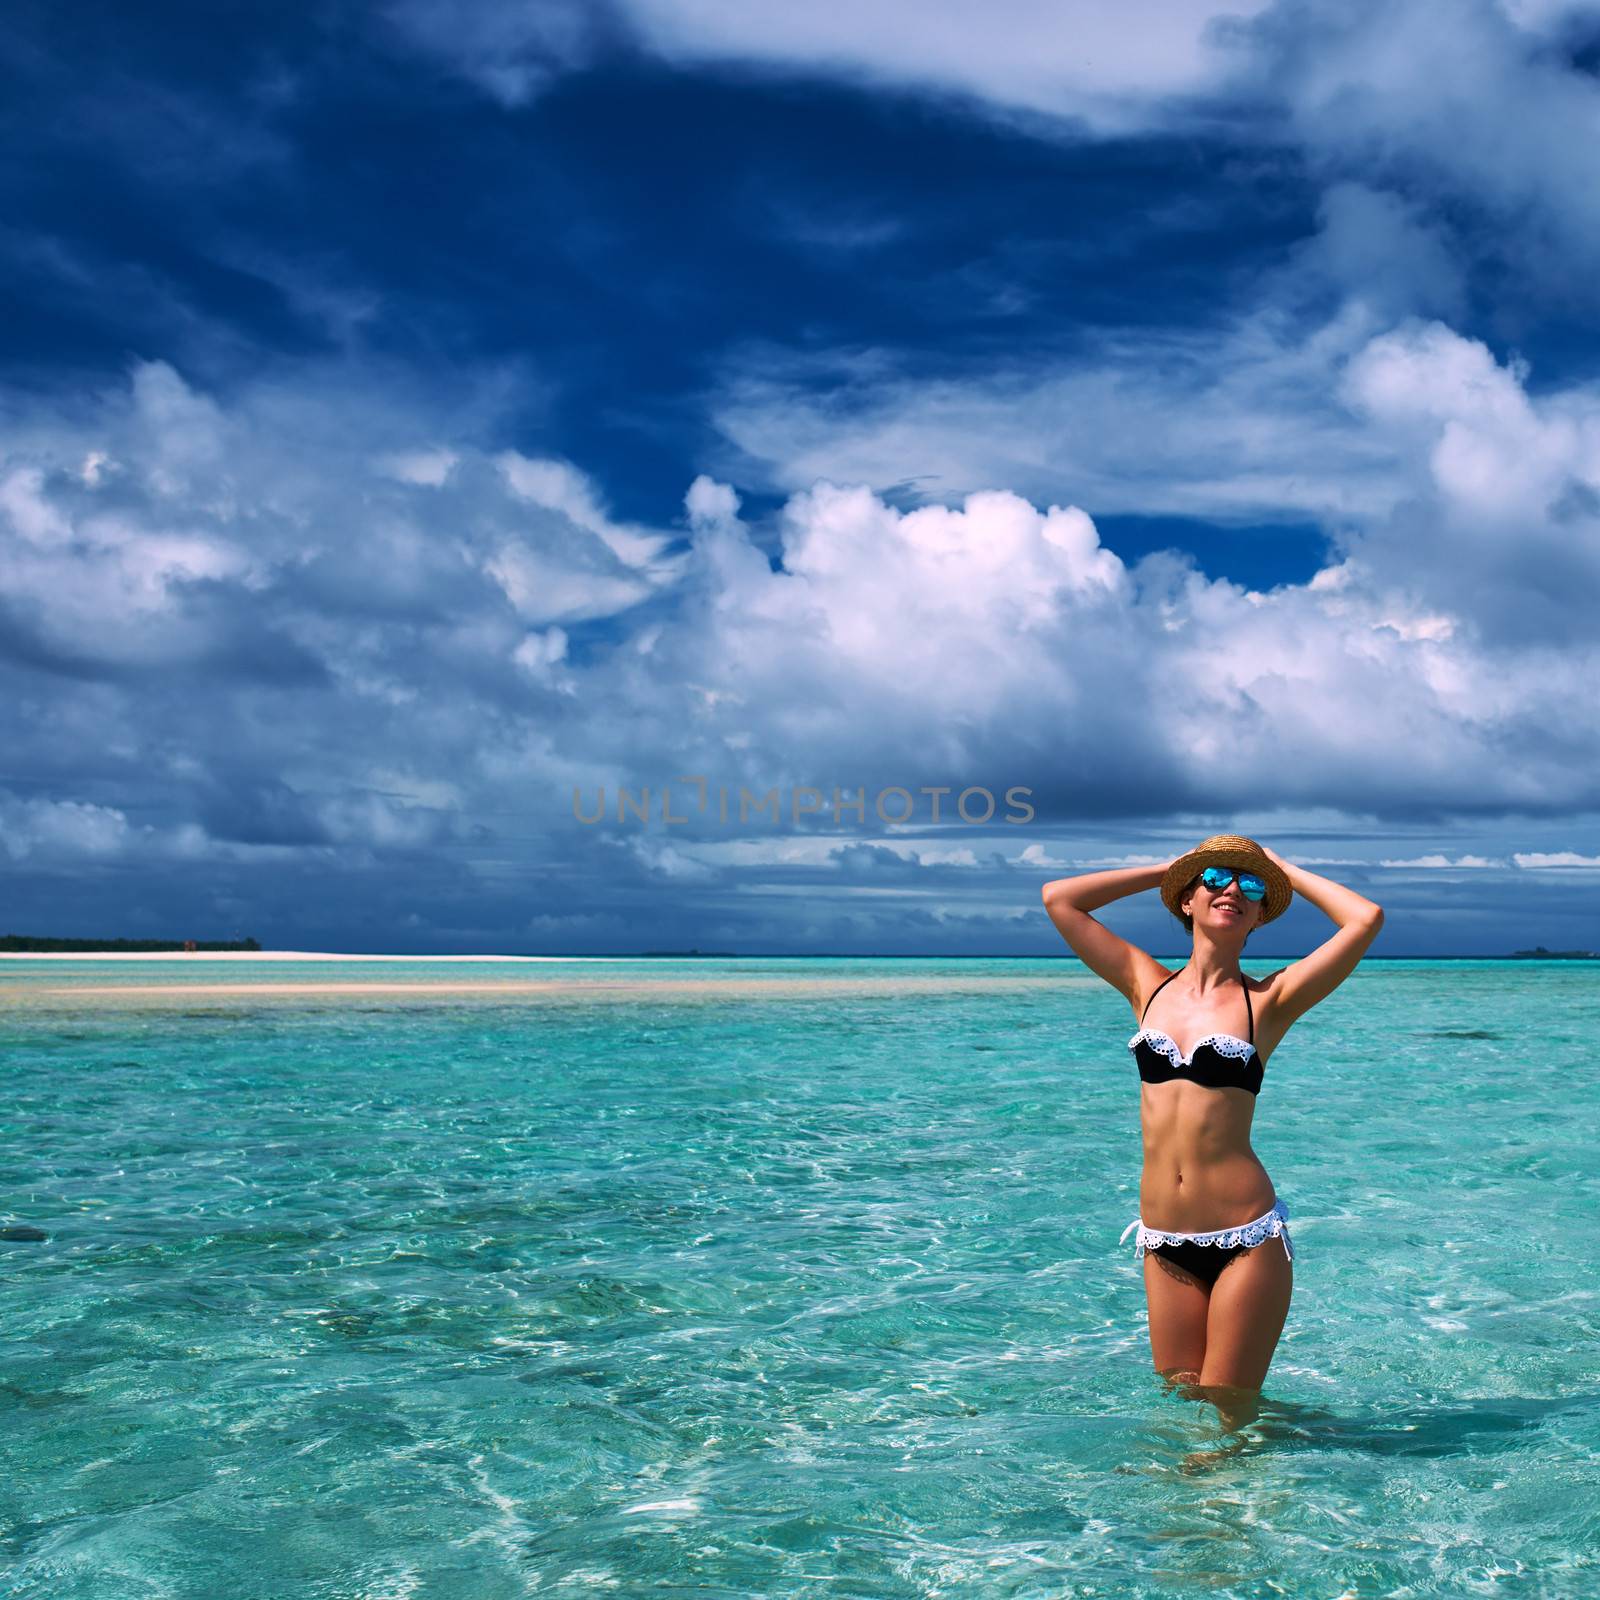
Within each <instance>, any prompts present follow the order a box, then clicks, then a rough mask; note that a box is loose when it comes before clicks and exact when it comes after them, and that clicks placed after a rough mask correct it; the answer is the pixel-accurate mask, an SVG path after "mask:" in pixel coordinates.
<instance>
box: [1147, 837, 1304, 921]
mask: <svg viewBox="0 0 1600 1600" xmlns="http://www.w3.org/2000/svg"><path fill="white" fill-rule="evenodd" d="M1207 867H1238V868H1239V869H1240V870H1241V871H1244V872H1253V873H1255V874H1256V876H1257V877H1259V878H1260V879H1261V880H1262V881H1263V882H1264V883H1265V884H1266V886H1267V893H1266V898H1265V899H1263V900H1262V901H1261V902H1260V905H1261V918H1260V921H1258V922H1257V923H1256V926H1257V927H1258V928H1259V927H1260V926H1261V925H1262V923H1266V922H1271V921H1272V919H1273V918H1274V917H1281V916H1282V915H1283V914H1284V912H1285V911H1287V910H1288V909H1289V902H1290V901H1291V900H1292V899H1294V890H1293V889H1291V888H1290V887H1289V879H1288V875H1287V874H1286V873H1285V872H1284V870H1283V868H1282V867H1280V866H1279V865H1278V863H1277V862H1276V861H1273V860H1272V859H1271V858H1270V857H1269V856H1268V855H1267V853H1266V852H1265V851H1264V850H1263V849H1262V848H1261V846H1260V845H1258V844H1257V843H1256V842H1255V840H1254V839H1247V838H1245V836H1244V835H1243V834H1242V833H1214V834H1212V836H1211V837H1210V838H1209V839H1207V840H1206V841H1205V842H1204V843H1203V844H1197V845H1196V846H1195V847H1194V849H1193V850H1191V851H1190V852H1189V853H1188V855H1186V856H1179V857H1178V859H1177V860H1176V861H1174V862H1173V863H1172V865H1171V866H1170V867H1168V868H1167V870H1166V872H1165V874H1164V875H1163V876H1162V879H1161V902H1162V904H1163V905H1164V906H1166V908H1167V910H1168V911H1170V912H1171V913H1172V914H1173V916H1175V917H1182V915H1183V891H1184V888H1185V886H1186V885H1187V884H1188V882H1189V880H1190V879H1191V878H1197V877H1199V875H1200V874H1201V873H1202V872H1204V871H1205V870H1206V868H1207Z"/></svg>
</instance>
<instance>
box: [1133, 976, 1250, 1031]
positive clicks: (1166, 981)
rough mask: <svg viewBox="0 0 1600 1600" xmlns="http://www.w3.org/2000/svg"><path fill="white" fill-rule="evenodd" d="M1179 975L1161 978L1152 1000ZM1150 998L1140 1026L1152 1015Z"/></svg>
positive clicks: (1140, 1020) (1154, 989)
mask: <svg viewBox="0 0 1600 1600" xmlns="http://www.w3.org/2000/svg"><path fill="white" fill-rule="evenodd" d="M1179 970H1180V971H1181V970H1182V969H1181V968H1180V969H1179ZM1177 976H1178V974H1177V973H1176V972H1174V973H1173V974H1171V976H1170V977H1166V978H1163V979H1162V980H1161V982H1160V983H1158V984H1157V985H1156V986H1155V988H1153V989H1152V990H1151V991H1150V1000H1154V999H1155V997H1156V996H1157V995H1158V994H1160V993H1161V991H1162V990H1163V989H1165V988H1166V986H1167V985H1168V984H1169V983H1171V982H1172V979H1173V978H1176V977H1177ZM1150 1000H1146V1001H1145V1003H1144V1010H1143V1011H1141V1012H1140V1013H1139V1026H1140V1027H1143V1026H1144V1019H1145V1018H1146V1017H1147V1016H1149V1015H1150ZM1252 1042H1254V1041H1252Z"/></svg>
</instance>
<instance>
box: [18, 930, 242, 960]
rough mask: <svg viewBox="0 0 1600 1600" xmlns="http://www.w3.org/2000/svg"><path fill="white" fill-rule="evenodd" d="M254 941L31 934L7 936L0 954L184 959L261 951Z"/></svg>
mask: <svg viewBox="0 0 1600 1600" xmlns="http://www.w3.org/2000/svg"><path fill="white" fill-rule="evenodd" d="M260 948H261V946H260V945H259V944H257V943H256V941H255V940H254V939H226V940H218V939H37V938H35V937H34V936H33V935H32V934H26V933H8V934H6V935H4V936H3V937H0V950H6V951H11V952H13V953H21V954H27V955H51V954H60V953H63V952H65V953H67V954H72V955H96V954H99V953H102V952H104V953H105V954H107V955H113V954H121V953H122V952H124V951H151V950H157V951H163V950H171V951H173V952H174V953H175V954H178V955H182V954H184V953H185V952H187V951H191V950H192V951H194V952H195V953H196V954H198V953H199V952H200V951H202V950H259V949H260Z"/></svg>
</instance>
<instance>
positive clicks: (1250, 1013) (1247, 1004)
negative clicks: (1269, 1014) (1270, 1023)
mask: <svg viewBox="0 0 1600 1600" xmlns="http://www.w3.org/2000/svg"><path fill="white" fill-rule="evenodd" d="M1242 981H1243V982H1244V1009H1245V1015H1246V1016H1248V1017H1249V1018H1250V1043H1251V1044H1254V1043H1255V1042H1256V1014H1255V1010H1254V1008H1253V1007H1252V1006H1251V1004H1250V981H1249V979H1248V978H1246V979H1243V980H1242Z"/></svg>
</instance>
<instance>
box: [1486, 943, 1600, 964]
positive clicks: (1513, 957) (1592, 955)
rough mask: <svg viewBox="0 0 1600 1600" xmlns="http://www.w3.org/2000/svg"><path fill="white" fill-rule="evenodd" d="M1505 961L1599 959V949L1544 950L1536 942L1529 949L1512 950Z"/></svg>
mask: <svg viewBox="0 0 1600 1600" xmlns="http://www.w3.org/2000/svg"><path fill="white" fill-rule="evenodd" d="M1506 960H1507V961H1600V950H1546V949H1545V947H1544V946H1543V945H1542V944H1536V945H1535V946H1534V947H1533V949H1531V950H1513V951H1512V952H1511V954H1510V955H1509V956H1507V957H1506Z"/></svg>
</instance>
